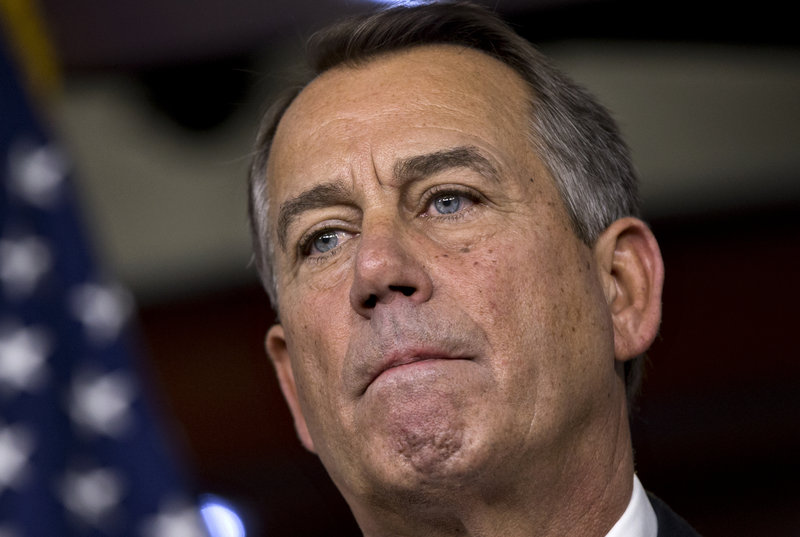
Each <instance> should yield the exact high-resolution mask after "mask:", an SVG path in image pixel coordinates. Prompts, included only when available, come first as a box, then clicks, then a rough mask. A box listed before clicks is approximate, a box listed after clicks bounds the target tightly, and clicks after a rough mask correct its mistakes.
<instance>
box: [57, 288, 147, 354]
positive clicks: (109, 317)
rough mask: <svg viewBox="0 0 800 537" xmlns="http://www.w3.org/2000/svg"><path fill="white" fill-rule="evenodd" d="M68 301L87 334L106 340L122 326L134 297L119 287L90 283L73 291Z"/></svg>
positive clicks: (130, 309)
mask: <svg viewBox="0 0 800 537" xmlns="http://www.w3.org/2000/svg"><path fill="white" fill-rule="evenodd" d="M70 305H71V307H72V312H73V313H74V314H75V316H76V317H77V318H78V320H80V321H81V322H82V323H83V325H84V327H85V329H86V333H87V335H88V336H89V338H90V339H92V340H93V341H94V342H95V343H107V342H109V341H111V340H113V339H114V338H116V337H117V335H119V332H120V330H122V327H123V326H125V323H126V322H127V320H128V317H129V316H130V314H131V311H132V309H133V300H132V299H131V297H130V295H129V294H128V293H127V291H125V290H124V289H122V288H121V287H111V286H104V285H98V284H91V283H89V284H84V285H80V286H78V287H77V288H75V289H74V290H73V291H72V293H71V296H70Z"/></svg>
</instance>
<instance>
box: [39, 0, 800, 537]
mask: <svg viewBox="0 0 800 537" xmlns="http://www.w3.org/2000/svg"><path fill="white" fill-rule="evenodd" d="M40 4H41V7H42V12H43V14H44V18H45V21H46V23H47V25H48V28H49V30H50V32H51V34H52V40H53V45H54V47H55V49H56V52H57V55H58V58H59V63H60V67H61V70H62V76H61V81H62V88H61V91H60V92H59V93H58V94H57V97H56V98H55V99H54V100H52V101H51V109H50V110H49V111H48V112H49V113H50V116H51V117H52V120H53V123H54V126H55V128H56V131H57V133H58V134H59V135H60V137H61V140H62V142H63V143H64V145H65V146H66V147H67V149H68V150H69V151H70V154H71V155H72V157H73V159H74V163H75V170H76V174H75V175H76V178H77V180H78V183H79V184H78V187H79V189H80V194H81V197H82V199H83V201H84V208H85V211H86V213H87V215H86V218H87V220H88V222H89V223H90V229H91V230H92V232H93V234H94V239H95V241H96V243H97V244H98V245H99V247H100V250H101V252H102V254H103V256H104V258H105V260H106V261H107V263H108V265H109V266H110V267H111V269H112V270H113V271H115V273H116V274H117V275H118V276H119V277H120V278H121V279H122V280H123V282H124V283H125V284H126V285H127V286H128V287H129V288H130V289H131V290H132V291H133V292H134V294H135V296H136V298H137V302H138V305H139V328H140V336H141V339H142V341H143V343H144V347H145V349H146V351H147V354H146V356H145V358H146V360H147V363H146V370H147V371H149V373H150V375H151V377H152V381H153V385H154V392H155V396H156V399H157V401H158V403H160V404H161V405H162V408H163V412H164V416H165V420H167V422H168V423H169V424H170V425H171V429H170V430H171V431H172V440H173V441H174V442H175V445H176V450H177V451H178V453H180V454H181V455H182V456H183V458H184V461H185V465H186V467H187V468H188V470H189V472H190V474H191V475H192V476H194V481H195V485H196V488H197V490H198V491H203V492H212V493H216V494H220V495H222V496H224V497H226V498H228V499H229V500H230V501H231V502H233V504H234V505H236V506H237V507H238V508H239V509H240V511H241V512H242V514H243V516H244V518H245V521H246V524H247V526H248V530H249V533H248V535H253V536H256V535H262V536H284V535H285V536H290V535H291V536H294V537H301V536H319V535H358V534H359V532H358V530H357V528H356V527H355V525H354V523H353V522H352V519H351V517H350V515H349V512H348V511H347V508H346V506H345V505H344V504H343V501H342V500H341V499H340V498H339V496H338V494H337V493H336V491H335V490H334V488H333V486H332V485H331V484H330V482H329V480H328V478H327V477H326V475H325V473H324V470H323V469H322V468H321V467H320V465H319V463H318V461H317V460H316V458H315V457H313V456H312V455H310V454H308V453H305V452H304V451H303V450H302V448H301V447H300V445H299V442H298V441H297V440H296V437H295V435H294V431H293V428H292V424H291V421H290V418H289V415H288V411H287V410H286V408H285V406H284V404H283V401H282V398H281V396H280V394H279V392H278V389H277V385H276V382H275V380H274V379H273V373H272V368H271V365H270V364H269V363H268V360H267V358H266V357H265V354H264V352H263V345H262V341H263V336H264V333H265V331H266V329H267V327H268V326H269V325H270V323H271V322H272V315H271V311H270V308H269V305H268V303H267V298H266V296H265V294H264V293H263V291H262V290H261V289H260V287H259V284H258V283H257V279H256V275H255V272H254V270H253V268H252V267H251V266H250V264H249V258H250V253H249V242H248V241H249V238H248V236H247V224H246V216H245V174H246V168H247V165H248V162H249V155H248V154H249V151H250V146H251V143H252V139H253V137H254V133H255V130H256V128H257V123H258V120H259V116H260V113H261V112H262V111H263V109H264V103H265V101H266V100H267V99H268V98H269V96H270V95H272V94H273V93H274V92H275V91H276V90H278V89H280V88H281V87H282V86H283V85H284V84H286V83H288V82H291V81H293V80H294V78H295V76H296V74H297V72H298V71H297V69H296V68H294V67H293V65H295V64H296V63H297V61H298V59H299V58H300V57H301V54H302V49H303V43H304V41H305V38H306V36H307V35H308V34H309V33H310V32H311V31H313V30H314V29H315V28H318V27H319V26H321V25H322V24H324V23H325V22H327V21H329V20H332V19H333V18H336V17H338V16H341V15H343V14H347V13H352V12H356V11H359V10H363V9H367V8H369V7H370V5H369V2H366V1H364V2H358V1H356V0H350V1H344V0H338V1H337V0H292V1H288V0H286V1H284V0H261V1H258V0H227V1H224V0H194V1H187V0H116V1H114V2H107V1H103V0H70V1H68V2H65V1H63V0H41V1H40ZM490 5H491V7H493V8H494V9H496V10H497V11H499V12H500V13H502V14H503V15H504V16H505V17H506V18H507V20H509V21H510V22H511V23H513V25H514V26H515V27H516V28H517V29H518V30H519V31H520V32H521V33H522V34H524V35H526V36H527V37H528V38H529V39H530V40H532V41H533V42H534V43H536V44H538V45H539V46H540V48H542V49H543V50H544V51H545V52H547V53H549V54H550V55H551V56H552V57H553V58H554V59H555V61H556V62H557V63H558V64H559V65H560V66H561V67H562V68H563V69H564V70H566V71H567V72H569V73H570V74H571V75H573V77H574V78H576V79H577V80H578V81H580V82H582V83H583V84H584V85H586V86H587V87H588V88H589V89H590V90H592V91H593V92H594V93H595V94H597V95H598V96H599V97H600V99H601V100H602V101H603V102H604V103H605V104H607V105H608V106H609V107H610V108H611V109H612V110H613V111H614V113H615V115H616V117H617V118H618V120H619V121H620V123H621V126H622V128H623V131H624V133H625V134H626V137H627V138H628V140H629V142H630V144H631V146H632V148H633V152H634V158H635V160H636V163H637V166H638V168H639V170H640V172H641V176H642V192H643V197H644V203H645V210H646V217H647V219H648V220H649V221H650V222H651V224H652V226H653V228H654V230H655V232H656V235H657V236H658V237H659V239H660V242H661V246H662V249H663V254H664V259H665V262H666V270H667V280H666V289H665V296H664V320H663V326H662V334H661V337H660V339H659V340H658V341H657V343H656V344H655V346H654V347H653V349H652V352H651V353H650V356H649V362H650V363H649V368H648V375H647V378H646V380H645V385H644V390H643V393H642V396H641V398H640V399H639V401H638V413H637V414H636V417H635V418H634V419H633V425H634V432H635V449H636V455H637V465H638V471H639V474H640V476H641V479H642V481H643V483H644V484H645V487H647V488H648V489H650V490H651V491H653V492H654V493H656V494H657V495H659V496H661V497H662V498H663V499H664V500H666V501H667V502H668V503H670V504H671V505H672V506H673V508H674V509H675V510H676V511H678V512H679V513H681V514H683V515H684V516H685V517H686V518H687V519H688V520H689V521H690V522H691V523H692V524H694V525H695V526H696V527H697V528H698V529H699V530H700V531H701V532H702V533H703V534H704V535H706V536H707V537H714V536H720V537H722V536H740V535H741V536H745V535H775V536H790V535H800V489H799V488H798V487H797V486H796V478H797V476H798V475H800V472H798V470H800V463H799V462H798V454H800V426H798V418H800V389H798V384H800V382H798V380H799V379H800V376H799V375H800V353H799V352H798V349H799V348H800V345H798V343H797V336H796V333H795V331H796V330H798V326H797V325H798V321H800V315H798V313H797V308H798V305H800V283H798V276H800V223H798V216H800V211H798V209H799V208H800V186H799V185H800V33H798V32H797V30H796V27H795V25H794V24H792V21H794V20H795V18H794V17H793V16H790V15H789V13H788V9H789V8H786V7H782V6H784V4H783V3H778V2H771V1H766V2H765V1H762V2H752V1H751V2H744V3H739V4H738V5H737V6H734V5H733V4H730V3H726V4H721V3H720V4H717V3H711V2H698V1H695V2H688V1H684V0H670V1H663V0H657V1H653V2H636V1H600V0H597V1H589V0H586V1H580V0H530V1H525V0H496V1H493V2H491V3H490Z"/></svg>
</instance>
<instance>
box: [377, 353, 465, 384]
mask: <svg viewBox="0 0 800 537" xmlns="http://www.w3.org/2000/svg"><path fill="white" fill-rule="evenodd" d="M463 361H464V359H460V358H423V359H420V360H415V361H413V362H408V363H404V364H399V365H396V366H392V367H390V368H388V369H385V370H383V371H382V372H381V373H380V374H379V375H378V376H377V377H375V379H374V380H373V381H372V383H371V385H375V384H378V383H384V382H388V381H401V380H406V379H407V380H415V379H420V378H421V377H424V376H427V375H430V374H440V373H441V372H442V371H441V370H442V368H443V367H447V366H449V365H455V364H456V363H458V362H463ZM404 377H405V378H404Z"/></svg>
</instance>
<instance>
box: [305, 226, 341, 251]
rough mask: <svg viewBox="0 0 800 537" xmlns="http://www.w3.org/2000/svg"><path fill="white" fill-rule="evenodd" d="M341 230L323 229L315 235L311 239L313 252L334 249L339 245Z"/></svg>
mask: <svg viewBox="0 0 800 537" xmlns="http://www.w3.org/2000/svg"><path fill="white" fill-rule="evenodd" d="M340 233H341V232H340V231H335V230H330V231H323V232H322V233H320V234H319V235H317V236H315V237H314V238H313V239H312V240H311V245H310V246H311V250H312V253H313V252H318V253H321V254H324V253H325V252H328V251H330V250H333V249H334V248H336V247H337V246H339V234H340Z"/></svg>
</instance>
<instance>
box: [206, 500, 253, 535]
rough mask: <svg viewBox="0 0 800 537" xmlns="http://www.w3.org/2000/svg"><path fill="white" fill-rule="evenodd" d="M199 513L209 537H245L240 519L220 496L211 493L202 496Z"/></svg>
mask: <svg viewBox="0 0 800 537" xmlns="http://www.w3.org/2000/svg"><path fill="white" fill-rule="evenodd" d="M200 514H201V515H202V517H203V521H204V522H205V523H206V527H207V528H208V533H209V534H210V535H211V537H245V536H246V535H247V534H246V532H245V529H244V524H242V519H241V518H240V517H239V515H238V514H237V513H236V511H234V510H233V508H232V507H231V506H230V504H228V503H227V502H225V501H224V500H223V499H222V498H219V497H218V496H214V495H211V494H206V495H205V496H203V497H202V504H201V506H200Z"/></svg>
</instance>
